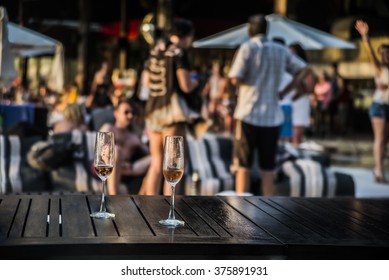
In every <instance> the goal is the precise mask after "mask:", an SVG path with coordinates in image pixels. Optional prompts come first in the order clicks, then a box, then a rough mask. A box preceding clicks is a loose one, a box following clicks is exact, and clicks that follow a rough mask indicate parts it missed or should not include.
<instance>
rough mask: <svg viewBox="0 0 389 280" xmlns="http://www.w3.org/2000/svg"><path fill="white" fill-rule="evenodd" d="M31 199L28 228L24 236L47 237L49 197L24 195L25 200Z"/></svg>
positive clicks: (27, 221)
mask: <svg viewBox="0 0 389 280" xmlns="http://www.w3.org/2000/svg"><path fill="white" fill-rule="evenodd" d="M27 199H28V200H30V199H31V205H30V210H29V212H28V213H27V217H26V218H27V220H26V228H25V231H24V237H41V238H45V237H46V230H47V213H48V201H49V197H48V196H46V195H42V196H31V197H28V196H27V197H24V198H23V200H27Z"/></svg>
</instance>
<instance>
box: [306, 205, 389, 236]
mask: <svg viewBox="0 0 389 280" xmlns="http://www.w3.org/2000/svg"><path fill="white" fill-rule="evenodd" d="M308 203H310V204H311V207H312V208H315V209H317V211H320V209H322V210H321V211H324V214H326V215H328V217H332V218H333V219H336V221H337V222H336V223H337V225H342V227H343V226H344V227H347V230H349V231H354V232H356V233H357V234H358V235H359V236H360V239H365V240H370V239H382V238H389V232H388V231H385V230H382V229H380V228H377V227H376V226H375V225H374V224H373V223H372V222H371V221H372V219H369V218H368V217H366V216H364V215H363V214H361V212H356V211H355V210H354V209H353V208H350V207H349V208H344V207H342V205H338V206H337V207H335V205H336V204H335V203H334V202H332V201H331V202H330V204H329V203H328V202H327V201H323V200H317V201H309V202H308ZM319 207H320V208H319ZM386 217H388V216H386Z"/></svg>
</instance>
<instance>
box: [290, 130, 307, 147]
mask: <svg viewBox="0 0 389 280" xmlns="http://www.w3.org/2000/svg"><path fill="white" fill-rule="evenodd" d="M303 131H304V127H303V126H294V127H293V136H292V139H293V140H292V144H293V146H295V147H297V146H298V145H299V144H300V143H301V141H302V138H303Z"/></svg>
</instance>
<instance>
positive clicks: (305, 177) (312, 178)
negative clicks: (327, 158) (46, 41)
mask: <svg viewBox="0 0 389 280" xmlns="http://www.w3.org/2000/svg"><path fill="white" fill-rule="evenodd" d="M282 172H283V174H284V175H286V177H287V179H288V180H286V181H285V180H284V181H281V182H278V183H277V195H286V196H294V197H335V196H341V195H345V196H354V194H355V190H354V182H353V180H352V177H350V176H349V175H347V174H336V173H334V172H332V171H330V170H328V169H326V168H325V167H324V166H323V165H321V164H320V163H319V162H317V161H315V160H311V159H297V160H294V161H293V160H290V161H286V162H284V163H283V165H282ZM341 179H342V180H341ZM346 179H348V180H347V185H345V182H346Z"/></svg>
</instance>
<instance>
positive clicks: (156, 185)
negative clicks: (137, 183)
mask: <svg viewBox="0 0 389 280" xmlns="http://www.w3.org/2000/svg"><path fill="white" fill-rule="evenodd" d="M149 147H150V155H151V162H150V167H149V169H148V171H147V173H146V176H145V178H144V180H143V183H142V186H141V188H140V190H139V193H138V194H139V195H156V194H159V191H160V189H161V180H162V153H163V135H162V133H158V132H153V131H150V132H149Z"/></svg>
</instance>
